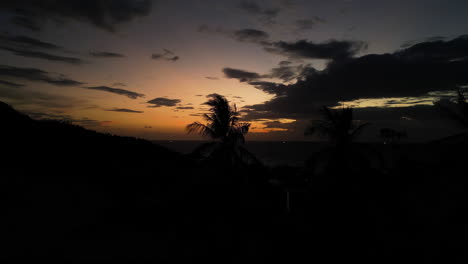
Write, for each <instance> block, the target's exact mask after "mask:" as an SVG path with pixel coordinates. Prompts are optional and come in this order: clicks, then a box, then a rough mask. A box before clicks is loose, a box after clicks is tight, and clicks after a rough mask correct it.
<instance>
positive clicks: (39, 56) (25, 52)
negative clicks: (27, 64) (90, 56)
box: [0, 47, 84, 65]
mask: <svg viewBox="0 0 468 264" xmlns="http://www.w3.org/2000/svg"><path fill="white" fill-rule="evenodd" d="M0 48H1V49H3V50H7V51H10V52H11V53H13V54H15V55H17V56H22V57H28V58H37V59H44V60H48V61H58V62H64V63H68V64H74V65H79V64H83V63H84V62H83V60H81V59H79V58H74V57H64V56H58V55H53V54H49V53H45V52H42V51H32V50H22V49H15V48H9V47H0Z"/></svg>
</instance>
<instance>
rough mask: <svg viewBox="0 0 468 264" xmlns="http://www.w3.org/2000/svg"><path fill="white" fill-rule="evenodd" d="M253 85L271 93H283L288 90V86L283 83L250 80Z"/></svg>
mask: <svg viewBox="0 0 468 264" xmlns="http://www.w3.org/2000/svg"><path fill="white" fill-rule="evenodd" d="M249 84H250V85H252V86H253V87H255V88H257V89H260V90H262V91H264V92H266V93H269V94H275V95H282V94H284V93H285V92H286V88H287V86H286V85H284V84H281V83H274V82H265V81H255V82H249Z"/></svg>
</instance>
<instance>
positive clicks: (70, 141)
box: [0, 103, 468, 264]
mask: <svg viewBox="0 0 468 264" xmlns="http://www.w3.org/2000/svg"><path fill="white" fill-rule="evenodd" d="M225 110H226V109H225ZM0 118H1V120H2V123H1V124H2V125H1V129H0V143H1V145H0V146H1V151H2V154H3V155H2V159H1V160H0V161H1V164H0V165H1V167H0V168H1V179H2V184H1V185H0V186H1V190H0V191H1V195H2V203H1V205H2V208H3V211H4V212H5V213H6V217H4V218H3V220H6V223H5V224H4V225H2V239H3V241H4V242H6V243H4V245H5V246H4V247H3V249H4V253H3V254H2V256H1V258H2V260H3V263H32V262H37V261H42V260H43V261H46V262H47V263H55V262H57V263H91V262H92V263H103V262H109V263H155V262H156V263H198V262H201V261H203V262H213V263H214V262H216V263H219V262H228V263H256V264H258V263H304V262H319V263H344V262H349V261H352V260H359V261H360V262H362V263H396V262H410V263H420V262H423V263H441V262H446V263H464V262H465V261H466V259H467V255H466V249H465V247H464V245H465V244H466V242H467V237H466V234H465V231H464V230H466V228H467V223H468V217H467V214H466V205H465V204H466V200H467V198H468V196H467V192H466V191H465V189H466V186H467V184H468V182H467V179H466V176H465V174H466V173H465V172H466V168H465V167H466V165H465V164H466V155H465V153H466V147H467V141H466V135H464V136H463V135H459V136H457V137H456V138H447V139H444V140H440V141H437V142H432V143H427V144H398V145H397V144H388V145H374V146H373V147H374V148H376V149H377V151H378V152H380V153H383V154H384V155H385V156H386V160H387V161H388V163H389V165H388V166H387V167H385V168H384V169H383V170H380V171H371V170H367V171H356V170H348V171H347V170H345V169H341V170H340V171H341V172H342V173H343V175H342V176H345V177H338V178H335V180H336V181H335V182H333V184H330V181H329V178H330V177H331V176H334V175H333V174H323V175H310V174H309V173H308V171H306V170H304V168H293V167H287V166H282V167H275V168H265V167H243V168H237V169H235V170H233V169H231V168H228V167H222V166H207V165H200V164H199V163H197V162H194V161H192V160H191V159H190V158H189V157H186V156H184V155H181V154H178V153H174V152H172V151H170V150H168V149H166V148H163V147H160V146H158V145H155V144H153V143H150V142H148V141H145V140H141V139H136V138H129V137H118V136H113V135H108V134H102V133H97V132H94V131H89V130H86V129H84V128H82V127H79V126H76V125H72V124H69V123H66V122H60V121H51V120H49V121H36V120H32V119H31V118H29V117H28V116H25V115H22V114H20V113H18V112H16V111H15V110H14V109H12V108H11V107H10V106H8V105H6V104H3V103H0ZM344 120H349V119H347V118H345V119H344ZM351 120H352V118H351ZM344 123H346V124H349V123H348V122H347V121H346V122H344ZM347 127H348V126H347ZM210 135H211V134H210ZM212 135H221V134H216V133H214V132H213V133H212ZM224 135H226V134H224ZM216 138H219V137H216ZM462 139H465V140H462ZM351 145H363V144H361V143H353V144H351ZM348 158H350V159H352V158H354V157H348ZM335 164H338V163H335ZM338 165H339V164H338ZM351 165H352V164H351ZM356 166H357V165H356ZM343 168H349V167H346V166H343ZM239 176H242V177H239ZM232 179H247V181H231V180H232ZM286 195H287V196H286Z"/></svg>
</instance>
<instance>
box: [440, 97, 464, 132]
mask: <svg viewBox="0 0 468 264" xmlns="http://www.w3.org/2000/svg"><path fill="white" fill-rule="evenodd" d="M453 101H456V103H454V102H453ZM453 101H452V100H451V101H449V102H448V103H447V102H444V101H443V100H439V101H437V102H434V104H435V105H436V106H438V107H439V108H440V109H442V111H443V112H444V113H445V114H446V115H447V116H448V117H449V118H450V119H452V120H455V121H456V122H457V123H458V124H459V125H461V126H462V127H463V128H468V102H466V97H465V92H464V91H463V90H462V89H461V88H458V89H457V98H456V100H453Z"/></svg>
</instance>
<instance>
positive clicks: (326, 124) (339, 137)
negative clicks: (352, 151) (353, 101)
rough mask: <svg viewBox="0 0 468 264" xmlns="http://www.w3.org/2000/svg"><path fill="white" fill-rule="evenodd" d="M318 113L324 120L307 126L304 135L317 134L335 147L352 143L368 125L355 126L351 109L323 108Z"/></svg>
mask: <svg viewBox="0 0 468 264" xmlns="http://www.w3.org/2000/svg"><path fill="white" fill-rule="evenodd" d="M320 112H321V114H322V116H323V118H324V119H323V120H319V121H315V122H314V123H313V124H312V125H311V126H309V127H308V128H307V129H306V131H305V135H312V134H315V133H316V132H318V133H319V135H320V136H327V137H328V138H329V140H330V141H331V142H333V143H334V144H336V145H347V144H349V143H352V142H353V141H354V140H355V138H356V137H357V136H358V135H359V133H360V132H361V131H362V129H363V128H364V127H365V126H367V125H368V123H364V124H361V125H356V124H355V122H354V120H353V109H352V108H350V107H346V108H342V109H341V110H331V109H330V108H328V107H326V106H323V107H322V108H321V109H320Z"/></svg>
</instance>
